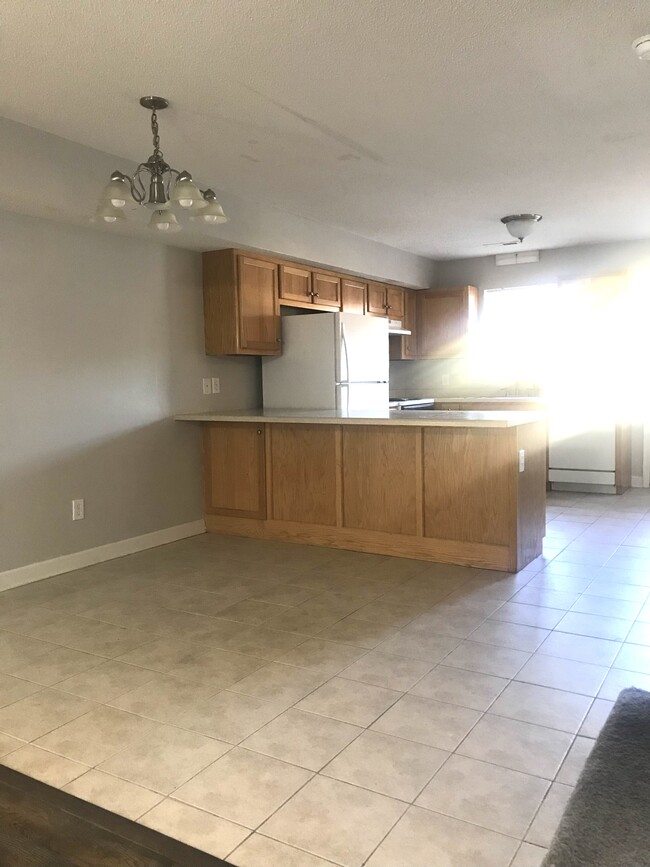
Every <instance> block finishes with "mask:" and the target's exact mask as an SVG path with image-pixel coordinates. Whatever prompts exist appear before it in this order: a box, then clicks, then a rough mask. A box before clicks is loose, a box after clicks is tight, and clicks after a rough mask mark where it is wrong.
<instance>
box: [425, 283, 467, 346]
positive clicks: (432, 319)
mask: <svg viewBox="0 0 650 867" xmlns="http://www.w3.org/2000/svg"><path fill="white" fill-rule="evenodd" d="M477 294H478V290H477V289H475V288H474V287H473V286H463V287H461V288H460V289H448V290H431V291H428V290H427V291H426V292H418V295H417V302H418V306H417V329H418V358H460V357H462V356H464V355H466V354H467V348H468V339H469V336H470V333H471V331H472V329H473V325H474V322H475V319H476V299H477Z"/></svg>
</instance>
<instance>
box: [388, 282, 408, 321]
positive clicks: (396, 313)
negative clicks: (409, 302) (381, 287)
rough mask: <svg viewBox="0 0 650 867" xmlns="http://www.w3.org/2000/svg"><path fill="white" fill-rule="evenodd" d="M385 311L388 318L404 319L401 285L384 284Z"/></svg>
mask: <svg viewBox="0 0 650 867" xmlns="http://www.w3.org/2000/svg"><path fill="white" fill-rule="evenodd" d="M386 312H387V314H388V318H389V319H399V321H400V322H402V321H403V319H404V289H402V287H401V286H386Z"/></svg>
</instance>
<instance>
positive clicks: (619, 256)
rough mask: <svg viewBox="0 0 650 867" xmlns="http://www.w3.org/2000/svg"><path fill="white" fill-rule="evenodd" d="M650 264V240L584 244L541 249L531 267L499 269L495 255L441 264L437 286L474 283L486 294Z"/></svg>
mask: <svg viewBox="0 0 650 867" xmlns="http://www.w3.org/2000/svg"><path fill="white" fill-rule="evenodd" d="M528 246H530V244H528ZM512 249H514V248H512ZM649 265H650V241H627V242H625V243H616V244H584V245H582V246H578V247H560V248H558V249H555V250H541V251H540V256H539V262H536V263H534V264H531V265H502V266H500V267H497V265H496V264H495V257H494V255H492V256H483V257H481V258H479V259H452V260H449V261H446V262H438V264H437V269H436V277H435V281H436V282H435V285H436V286H439V287H444V286H458V285H461V284H470V285H471V286H478V288H479V289H480V290H481V291H483V290H485V289H502V288H506V287H508V286H532V285H534V284H536V283H553V282H556V281H559V280H573V279H576V278H581V277H596V276H599V275H604V274H611V273H613V272H616V271H624V270H626V269H628V268H640V267H644V266H645V267H648V266H649Z"/></svg>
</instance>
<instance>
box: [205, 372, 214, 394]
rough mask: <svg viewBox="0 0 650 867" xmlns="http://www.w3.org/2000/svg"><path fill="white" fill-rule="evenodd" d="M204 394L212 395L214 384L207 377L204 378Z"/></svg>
mask: <svg viewBox="0 0 650 867" xmlns="http://www.w3.org/2000/svg"><path fill="white" fill-rule="evenodd" d="M203 394H212V383H211V381H210V378H209V377H207V376H204V377H203Z"/></svg>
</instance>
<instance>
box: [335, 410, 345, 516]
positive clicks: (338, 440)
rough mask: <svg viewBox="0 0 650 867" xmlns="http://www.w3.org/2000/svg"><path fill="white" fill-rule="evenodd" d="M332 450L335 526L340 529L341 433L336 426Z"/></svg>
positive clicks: (341, 510)
mask: <svg viewBox="0 0 650 867" xmlns="http://www.w3.org/2000/svg"><path fill="white" fill-rule="evenodd" d="M334 450H335V456H336V526H337V527H342V526H343V522H344V516H343V432H342V430H341V426H340V425H337V427H336V428H335V430H334Z"/></svg>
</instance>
